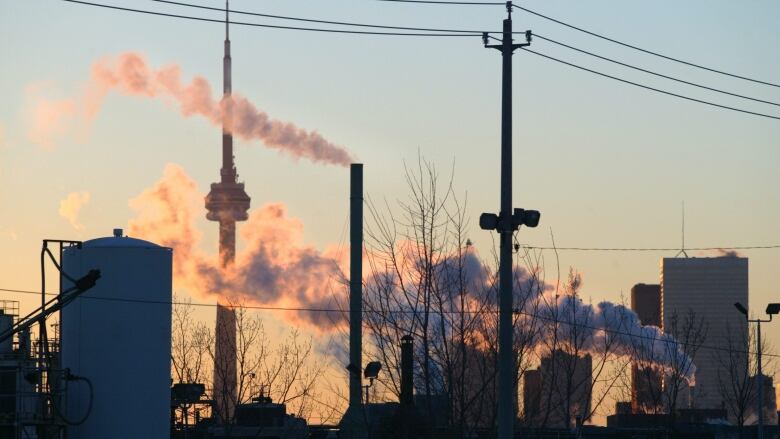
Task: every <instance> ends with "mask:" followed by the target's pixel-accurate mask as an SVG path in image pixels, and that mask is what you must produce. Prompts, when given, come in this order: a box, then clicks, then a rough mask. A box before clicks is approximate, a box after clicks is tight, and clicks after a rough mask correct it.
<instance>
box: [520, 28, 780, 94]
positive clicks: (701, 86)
mask: <svg viewBox="0 0 780 439" xmlns="http://www.w3.org/2000/svg"><path fill="white" fill-rule="evenodd" d="M533 36H534V37H537V38H539V39H541V40H544V41H547V42H550V43H553V44H557V45H559V46H562V47H566V48H567V49H571V50H574V51H577V52H580V53H584V54H586V55H590V56H592V57H595V58H598V59H602V60H604V61H609V62H611V63H614V64H618V65H621V66H623V67H628V68H630V69H634V70H638V71H640V72H644V73H649V74H651V75H655V76H658V77H661V78H665V79H670V80H672V81H676V82H680V83H682V84H686V85H692V86H694V87H699V88H703V89H705V90H710V91H714V92H717V93H722V94H725V95H729V96H734V97H738V98H742V99H748V100H751V101H755V102H761V103H763V104H769V105H775V106H777V107H780V104H778V103H776V102H771V101H765V100H763V99H757V98H752V97H750V96H745V95H741V94H737V93H732V92H729V91H725V90H720V89H717V88H714V87H708V86H706V85H701V84H696V83H695V82H690V81H685V80H683V79H679V78H675V77H673V76H668V75H664V74H661V73H657V72H654V71H652V70H647V69H643V68H641V67H637V66H633V65H631V64H627V63H624V62H620V61H617V60H615V59H612V58H607V57H605V56H601V55H598V54H595V53H593V52H588V51H587V50H583V49H579V48H577V47H574V46H570V45H568V44H565V43H561V42H559V41H555V40H553V39H552V38H547V37H544V36H542V35H539V34H537V33H533Z"/></svg>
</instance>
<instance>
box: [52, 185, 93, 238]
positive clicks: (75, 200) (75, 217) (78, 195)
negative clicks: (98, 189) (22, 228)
mask: <svg viewBox="0 0 780 439" xmlns="http://www.w3.org/2000/svg"><path fill="white" fill-rule="evenodd" d="M89 199H90V194H89V192H86V191H82V192H71V193H69V194H68V196H67V197H65V198H64V199H62V200H60V210H59V213H60V216H61V217H63V218H65V219H66V220H68V222H69V223H70V225H71V226H73V228H74V229H76V230H81V229H83V228H84V226H83V225H82V224H81V223H80V222H79V212H81V208H82V207H84V206H85V205H86V204H87V203H89Z"/></svg>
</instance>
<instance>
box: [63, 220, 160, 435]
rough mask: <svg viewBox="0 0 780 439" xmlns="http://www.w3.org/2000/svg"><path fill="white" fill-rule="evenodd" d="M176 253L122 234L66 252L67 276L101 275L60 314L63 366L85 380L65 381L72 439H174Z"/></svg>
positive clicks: (65, 412) (66, 415) (117, 231)
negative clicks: (94, 271)
mask: <svg viewBox="0 0 780 439" xmlns="http://www.w3.org/2000/svg"><path fill="white" fill-rule="evenodd" d="M172 254H173V253H172V251H171V249H170V248H166V247H160V246H159V245H157V244H153V243H151V242H148V241H143V240H140V239H134V238H128V237H126V236H122V230H121V229H115V231H114V236H110V237H105V238H98V239H93V240H90V241H86V242H84V243H83V244H81V245H80V246H72V247H69V248H67V249H65V252H64V254H63V260H62V268H63V272H64V273H68V275H69V276H76V277H80V276H83V275H84V274H86V273H87V271H88V270H89V269H90V268H91V267H97V266H99V267H100V268H101V273H102V280H101V282H100V283H99V284H98V285H97V286H95V287H94V288H93V289H91V290H90V291H89V292H87V293H84V294H82V295H81V296H80V297H78V298H76V299H75V300H74V301H73V303H72V304H71V305H70V306H68V307H66V308H64V309H63V310H62V313H61V328H62V329H61V339H62V346H61V355H62V368H63V370H65V371H66V375H75V376H79V377H83V378H84V379H83V380H81V381H70V382H68V383H67V389H66V398H65V402H66V403H65V405H64V410H62V413H61V416H62V417H63V419H64V420H66V421H67V423H68V424H69V428H68V437H69V438H71V439H88V438H99V437H111V438H128V439H130V438H139V437H154V438H157V437H167V435H168V434H169V433H168V431H169V412H170V408H169V407H170V403H169V400H170V376H171V357H170V355H171V292H172V288H171V287H172V267H173V266H172ZM69 286H70V281H68V280H67V279H65V281H64V287H65V288H68V287H69ZM141 358H142V359H143V361H139V359H141ZM128 418H130V419H139V420H143V421H142V422H127V420H128ZM120 425H121V426H122V427H121V428H118V426H120Z"/></svg>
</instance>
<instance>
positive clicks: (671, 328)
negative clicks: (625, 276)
mask: <svg viewBox="0 0 780 439" xmlns="http://www.w3.org/2000/svg"><path fill="white" fill-rule="evenodd" d="M734 302H740V303H742V304H743V305H745V306H748V260H747V258H740V257H718V258H664V259H663V260H662V261H661V321H662V322H663V329H664V331H665V332H666V333H669V334H672V335H673V336H675V337H676V338H678V339H681V338H683V337H684V333H685V329H686V326H688V325H691V324H696V323H698V322H703V323H704V325H705V327H706V335H705V336H704V337H702V339H701V340H697V341H698V343H697V344H698V345H701V347H699V348H698V350H697V351H696V352H695V354H694V355H693V362H694V364H695V365H696V384H695V387H694V388H693V389H692V391H691V392H690V399H688V400H687V401H686V400H685V398H683V399H682V400H679V401H678V402H677V407H678V408H685V407H686V406H687V407H691V408H697V409H721V408H723V405H724V404H723V403H724V397H723V395H721V394H720V389H719V383H718V380H719V378H718V374H719V372H720V373H721V376H725V374H724V372H725V371H722V370H720V368H722V366H719V364H720V363H719V362H718V361H717V357H716V356H717V355H728V353H726V352H724V349H725V350H726V351H727V350H728V349H729V348H728V342H727V340H729V338H731V339H732V349H735V347H734V343H733V340H739V339H742V340H745V341H746V340H747V338H746V337H744V334H747V330H748V327H747V322H746V321H745V316H743V315H742V314H740V313H739V312H738V311H737V310H736V309H734ZM735 337H739V338H735ZM680 341H682V342H686V340H684V339H682V340H680ZM688 342H690V340H688ZM742 344H743V345H742V346H737V348H739V349H740V350H741V351H747V350H748V346H747V343H746V342H742ZM685 348H686V350H687V351H688V352H692V351H691V346H690V345H689V346H686V347H685Z"/></svg>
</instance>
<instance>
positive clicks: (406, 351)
mask: <svg viewBox="0 0 780 439" xmlns="http://www.w3.org/2000/svg"><path fill="white" fill-rule="evenodd" d="M400 402H401V406H403V407H409V406H412V405H413V404H414V339H413V338H412V336H411V335H404V336H403V337H402V338H401V401H400Z"/></svg>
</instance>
